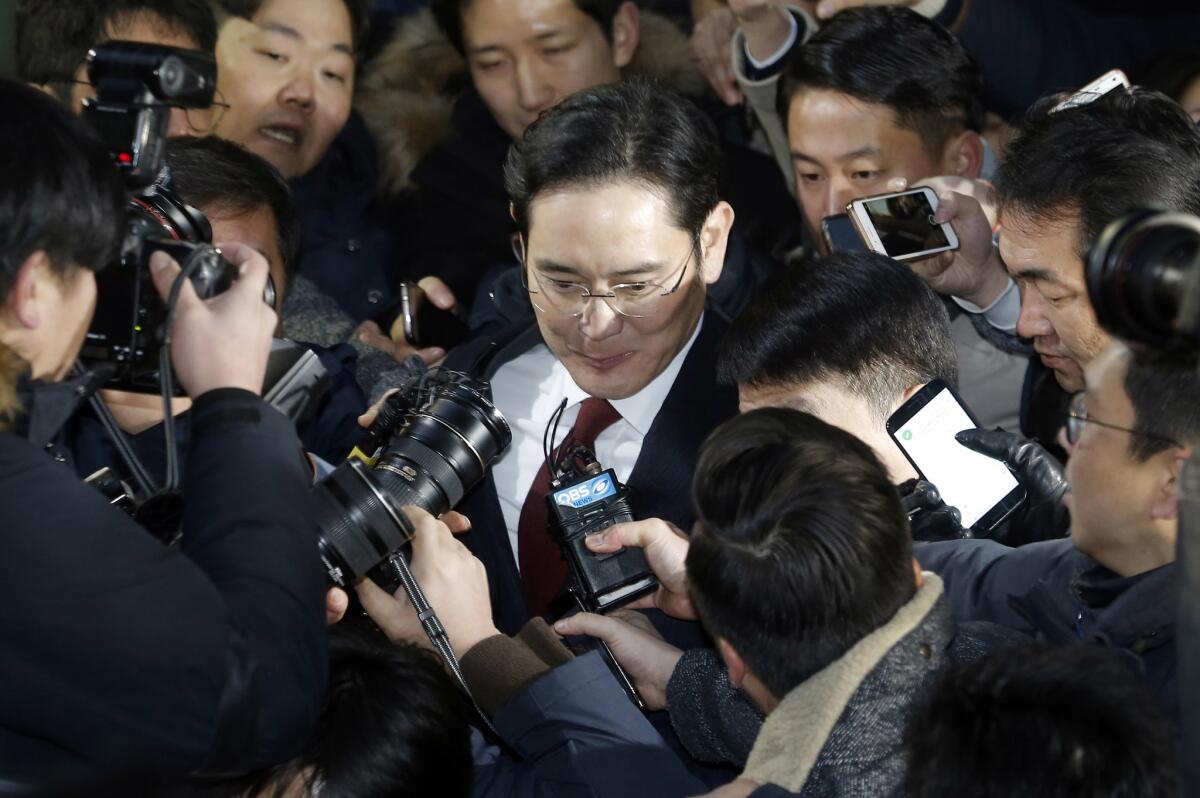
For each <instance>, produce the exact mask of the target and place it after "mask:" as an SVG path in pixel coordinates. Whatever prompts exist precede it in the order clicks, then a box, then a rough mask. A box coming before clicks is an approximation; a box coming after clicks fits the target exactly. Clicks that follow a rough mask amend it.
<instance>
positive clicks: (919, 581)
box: [913, 557, 925, 590]
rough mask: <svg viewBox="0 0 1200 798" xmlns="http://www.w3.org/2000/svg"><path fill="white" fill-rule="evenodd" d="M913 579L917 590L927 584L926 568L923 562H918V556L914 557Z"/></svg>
mask: <svg viewBox="0 0 1200 798" xmlns="http://www.w3.org/2000/svg"><path fill="white" fill-rule="evenodd" d="M913 579H914V583H915V584H916V586H917V590H920V589H921V588H922V587H924V586H925V569H924V568H922V567H921V563H919V562H917V558H916V557H913Z"/></svg>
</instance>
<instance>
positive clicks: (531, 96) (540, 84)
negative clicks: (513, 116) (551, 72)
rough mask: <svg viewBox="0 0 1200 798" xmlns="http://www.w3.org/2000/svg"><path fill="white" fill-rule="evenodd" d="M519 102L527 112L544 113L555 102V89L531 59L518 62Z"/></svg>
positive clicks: (516, 78)
mask: <svg viewBox="0 0 1200 798" xmlns="http://www.w3.org/2000/svg"><path fill="white" fill-rule="evenodd" d="M514 79H515V80H516V84H517V102H518V103H519V104H520V106H521V108H522V109H524V110H526V111H542V110H545V109H546V108H548V107H549V106H550V105H551V104H552V103H553V102H554V87H553V85H552V84H551V83H550V80H549V79H548V76H547V75H546V74H545V72H544V71H543V70H542V68H541V67H540V66H538V65H537V64H536V63H533V62H532V61H531V60H530V59H521V60H520V61H518V62H517V68H516V76H515V78H514Z"/></svg>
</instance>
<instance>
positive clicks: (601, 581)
mask: <svg viewBox="0 0 1200 798" xmlns="http://www.w3.org/2000/svg"><path fill="white" fill-rule="evenodd" d="M550 488H551V490H550V493H549V494H548V495H547V496H546V501H547V502H549V505H550V517H551V518H552V519H553V522H554V523H553V526H554V530H555V534H556V536H557V538H558V543H559V546H560V547H561V548H562V553H563V557H564V558H565V559H566V560H567V563H568V565H569V566H570V571H571V584H570V587H569V590H570V592H571V593H572V594H573V595H574V596H575V599H576V600H577V601H578V602H579V604H580V605H581V606H582V607H583V608H584V609H585V610H587V611H588V612H607V611H608V610H610V609H612V608H614V607H616V606H618V605H620V604H624V603H626V602H629V601H632V600H633V599H635V598H637V597H639V596H642V595H644V594H646V593H648V592H650V591H651V590H653V589H654V588H656V587H657V586H658V579H657V578H656V577H655V576H654V572H653V571H652V570H651V569H650V565H649V563H648V562H647V561H646V555H645V553H644V552H643V551H642V550H641V549H638V548H630V549H620V550H618V551H615V552H611V553H608V554H600V553H597V552H594V551H592V550H591V549H589V548H588V547H587V545H586V540H587V538H588V536H589V535H595V534H598V533H600V532H603V531H604V530H605V529H608V528H609V527H610V526H614V525H616V524H622V523H627V522H629V521H632V520H634V519H633V510H632V509H631V508H630V506H629V490H628V489H627V488H626V487H625V486H624V485H622V484H621V483H620V481H619V480H618V479H617V475H616V473H615V472H614V471H613V470H612V469H611V468H608V469H606V468H603V467H602V466H601V465H600V464H599V463H598V462H596V458H595V457H594V456H593V454H592V453H591V451H590V450H589V449H587V447H585V446H582V445H579V444H576V445H575V446H573V447H571V449H569V450H568V451H567V452H566V453H565V457H564V458H563V464H560V466H559V469H558V477H557V479H555V480H554V481H553V482H552V483H551V486H550Z"/></svg>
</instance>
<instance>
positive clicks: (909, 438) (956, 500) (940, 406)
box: [887, 380, 1025, 536]
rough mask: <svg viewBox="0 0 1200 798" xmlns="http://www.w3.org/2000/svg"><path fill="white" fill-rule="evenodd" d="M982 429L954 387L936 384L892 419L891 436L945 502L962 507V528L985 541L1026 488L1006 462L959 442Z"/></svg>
mask: <svg viewBox="0 0 1200 798" xmlns="http://www.w3.org/2000/svg"><path fill="white" fill-rule="evenodd" d="M977 426H978V422H976V420H975V417H974V416H973V415H971V411H970V410H968V409H967V406H966V405H965V404H963V401H962V399H960V398H959V397H958V395H957V394H956V393H955V392H954V391H953V390H951V389H950V386H948V385H947V384H946V383H944V382H942V381H941V380H934V381H933V382H931V383H929V384H928V385H926V386H925V387H924V388H922V389H921V390H919V391H917V393H916V394H915V395H914V396H913V397H912V398H911V399H909V400H908V401H907V402H905V403H904V404H903V405H902V406H901V407H900V409H899V410H897V411H896V412H895V413H893V414H892V416H891V418H889V419H888V422H887V431H888V435H890V436H891V437H892V440H894V441H895V442H896V445H897V446H899V447H900V451H902V452H904V456H905V457H907V458H908V461H909V462H910V463H912V464H913V467H914V468H915V469H917V471H918V473H920V475H921V477H922V478H923V479H925V480H927V481H929V482H932V483H933V484H934V486H936V487H937V489H938V492H939V493H941V495H942V500H943V501H945V502H946V504H948V505H950V506H951V507H957V508H958V511H959V512H960V513H961V514H962V525H963V528H964V529H970V530H972V531H973V532H974V533H975V534H976V535H977V536H982V535H985V534H986V533H988V532H990V531H991V530H992V529H994V528H995V527H996V525H998V524H999V523H1000V522H1001V521H1003V520H1004V519H1005V518H1007V517H1008V514H1009V513H1011V512H1012V511H1013V510H1015V509H1016V508H1017V507H1018V506H1019V505H1020V504H1021V502H1022V501H1024V500H1025V489H1024V488H1023V487H1021V484H1020V483H1019V482H1017V479H1016V477H1014V476H1013V475H1012V472H1011V471H1009V470H1008V467H1007V466H1005V465H1004V464H1003V463H1001V462H1000V461H998V460H993V459H992V458H990V457H987V456H986V455H982V454H979V453H978V452H975V451H972V450H971V449H968V448H967V447H965V446H963V445H962V444H961V443H959V442H958V441H956V440H955V439H954V436H955V434H956V433H959V432H962V431H963V430H965V429H975V428H976V427H977Z"/></svg>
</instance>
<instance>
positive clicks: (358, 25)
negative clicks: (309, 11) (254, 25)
mask: <svg viewBox="0 0 1200 798" xmlns="http://www.w3.org/2000/svg"><path fill="white" fill-rule="evenodd" d="M305 2H309V0H305ZM342 2H343V3H345V4H346V11H348V12H349V13H350V36H351V37H352V39H353V41H352V42H351V44H352V45H353V46H354V49H355V50H357V49H358V47H359V45H361V44H362V43H363V40H364V39H366V37H367V29H368V27H369V26H370V23H371V0H342ZM212 4H213V6H214V7H215V8H216V9H217V10H218V11H221V12H224V13H226V14H231V15H233V16H235V17H241V18H242V19H250V20H252V19H254V15H255V14H257V13H258V10H259V9H260V8H262V4H263V0H212Z"/></svg>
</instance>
